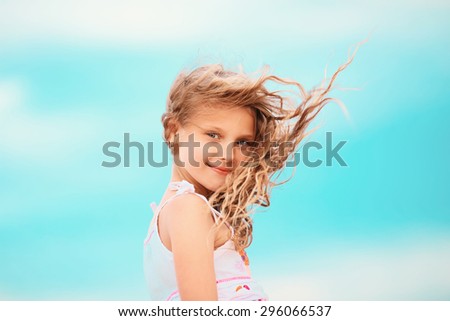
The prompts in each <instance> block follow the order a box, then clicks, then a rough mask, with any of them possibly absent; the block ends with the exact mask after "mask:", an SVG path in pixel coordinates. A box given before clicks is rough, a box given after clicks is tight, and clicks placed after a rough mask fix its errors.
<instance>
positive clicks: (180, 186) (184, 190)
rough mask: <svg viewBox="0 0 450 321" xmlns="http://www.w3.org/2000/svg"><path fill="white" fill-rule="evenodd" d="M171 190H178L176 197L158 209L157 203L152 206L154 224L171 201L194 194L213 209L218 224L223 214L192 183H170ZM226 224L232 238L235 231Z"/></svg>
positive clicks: (169, 199) (170, 198) (183, 181)
mask: <svg viewBox="0 0 450 321" xmlns="http://www.w3.org/2000/svg"><path fill="white" fill-rule="evenodd" d="M169 188H170V189H171V190H176V191H177V192H176V193H175V195H172V196H171V197H169V198H168V199H167V200H166V201H165V202H164V203H163V204H162V205H161V206H159V207H157V205H156V203H154V202H152V203H151V204H150V206H151V208H152V210H153V212H154V216H153V220H152V224H153V222H154V221H156V217H157V216H158V215H159V213H160V212H161V209H162V208H163V207H164V206H165V205H166V204H167V203H168V202H170V201H171V200H173V199H174V198H176V197H178V196H180V195H183V194H194V195H197V196H198V197H200V198H201V199H202V200H203V201H205V202H206V204H207V205H208V207H209V208H210V209H211V211H212V212H213V217H214V221H215V223H216V224H217V220H218V218H219V217H222V214H221V213H220V212H219V211H217V210H216V209H215V208H214V207H212V206H211V204H209V202H208V200H207V199H206V197H205V196H203V195H201V194H198V193H196V192H195V188H194V185H192V184H191V183H189V182H188V181H185V180H182V181H181V182H170V183H169ZM225 224H226V225H227V226H228V228H229V229H230V230H231V237H233V236H234V229H233V228H232V227H231V226H230V224H229V223H228V222H227V221H225Z"/></svg>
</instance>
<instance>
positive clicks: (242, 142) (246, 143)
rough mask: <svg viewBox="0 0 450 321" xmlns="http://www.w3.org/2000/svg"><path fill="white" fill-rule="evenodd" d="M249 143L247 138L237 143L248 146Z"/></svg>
mask: <svg viewBox="0 0 450 321" xmlns="http://www.w3.org/2000/svg"><path fill="white" fill-rule="evenodd" d="M248 144H249V142H248V141H246V140H240V141H237V142H236V145H238V146H247V145H248Z"/></svg>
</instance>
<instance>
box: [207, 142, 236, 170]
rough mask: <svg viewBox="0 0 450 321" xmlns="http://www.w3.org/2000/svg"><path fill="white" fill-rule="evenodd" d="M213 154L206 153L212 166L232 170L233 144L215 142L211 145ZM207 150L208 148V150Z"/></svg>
mask: <svg viewBox="0 0 450 321" xmlns="http://www.w3.org/2000/svg"><path fill="white" fill-rule="evenodd" d="M211 146H212V147H213V148H212V150H213V152H211V151H208V152H207V153H208V156H209V157H211V159H210V163H212V164H213V165H214V166H219V167H227V168H233V159H234V148H233V143H229V142H220V143H219V142H215V143H214V144H213V145H211ZM208 149H209V148H208Z"/></svg>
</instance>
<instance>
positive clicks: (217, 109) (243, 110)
mask: <svg viewBox="0 0 450 321" xmlns="http://www.w3.org/2000/svg"><path fill="white" fill-rule="evenodd" d="M191 121H192V123H193V124H195V125H200V126H208V125H209V126H215V127H219V128H223V129H226V130H240V131H245V132H249V133H254V131H255V112H254V110H252V109H251V108H249V107H234V106H232V107H230V106H225V105H215V106H213V107H207V108H204V109H203V108H202V109H201V110H200V111H199V112H197V113H196V115H195V116H194V117H193V118H192V119H191Z"/></svg>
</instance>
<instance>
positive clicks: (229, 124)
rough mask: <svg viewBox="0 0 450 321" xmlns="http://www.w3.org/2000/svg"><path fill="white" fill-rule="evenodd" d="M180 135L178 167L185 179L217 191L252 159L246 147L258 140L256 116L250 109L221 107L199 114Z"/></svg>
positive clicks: (179, 132)
mask: <svg viewBox="0 0 450 321" xmlns="http://www.w3.org/2000/svg"><path fill="white" fill-rule="evenodd" d="M216 107H217V108H216ZM177 133H178V146H179V149H178V154H175V158H174V166H177V167H178V170H179V171H180V172H181V173H182V175H183V176H185V177H191V178H192V179H193V180H194V181H196V182H197V183H199V184H200V185H202V186H203V187H205V188H206V189H208V190H210V191H215V190H216V189H217V188H219V187H220V186H221V185H223V184H224V182H225V179H226V176H227V175H229V174H230V172H231V171H233V170H234V169H236V168H237V167H238V166H242V163H243V162H244V161H245V160H247V159H248V158H249V157H248V156H249V153H246V148H247V147H248V145H249V143H251V142H252V141H254V140H255V116H254V113H253V111H252V110H250V109H249V108H243V107H228V106H222V105H219V106H215V107H214V108H211V109H206V111H205V112H202V113H201V114H199V115H196V116H195V117H193V118H192V119H190V121H189V122H188V123H187V124H186V125H185V126H182V127H180V128H179V130H178V132H177ZM175 179H181V178H175Z"/></svg>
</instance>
